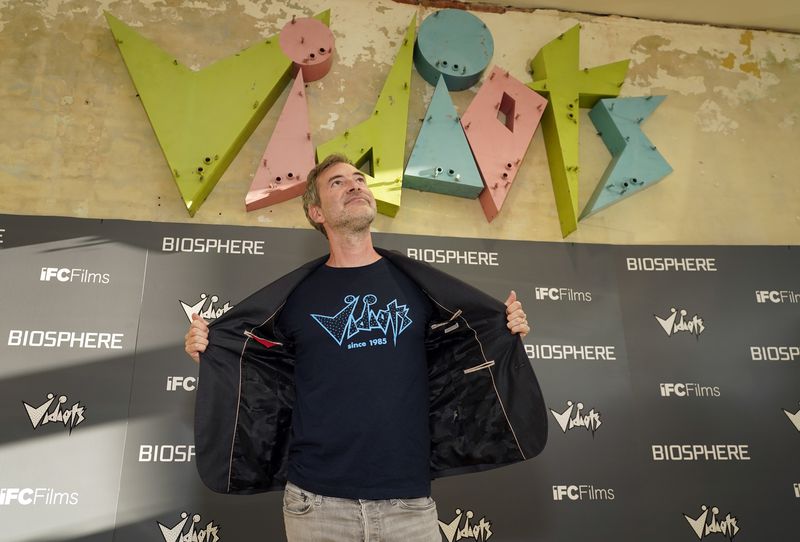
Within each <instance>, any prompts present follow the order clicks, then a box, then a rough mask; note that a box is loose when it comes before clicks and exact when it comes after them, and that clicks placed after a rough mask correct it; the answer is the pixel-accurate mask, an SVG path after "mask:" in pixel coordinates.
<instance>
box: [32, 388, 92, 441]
mask: <svg viewBox="0 0 800 542" xmlns="http://www.w3.org/2000/svg"><path fill="white" fill-rule="evenodd" d="M66 403H67V396H66V395H59V396H58V401H56V397H55V395H54V394H52V393H48V394H47V400H46V401H45V402H43V403H42V404H41V405H39V406H32V405H29V404H28V403H26V402H25V401H22V404H23V405H24V406H25V411H26V412H27V413H28V419H30V422H31V425H32V426H33V429H34V431H35V430H36V429H39V428H40V427H42V426H43V425H47V424H48V423H57V424H58V423H60V424H63V425H64V427H66V428H67V429H69V432H70V434H72V430H73V429H75V427H77V426H78V425H80V424H81V423H83V421H84V420H85V419H86V418H85V416H84V413H85V412H86V407H85V406H81V403H80V401H76V402H75V403H74V404H73V405H72V406H71V407H69V408H66V409H62V406H63V405H65V404H66ZM53 404H55V408H53V409H52V410H51V409H50V406H51V405H53Z"/></svg>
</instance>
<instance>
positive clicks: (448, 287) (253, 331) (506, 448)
mask: <svg viewBox="0 0 800 542" xmlns="http://www.w3.org/2000/svg"><path fill="white" fill-rule="evenodd" d="M376 250H377V251H378V252H379V253H380V254H381V256H383V257H385V258H387V259H388V260H389V261H390V262H391V263H392V264H394V265H395V266H397V267H398V268H399V269H400V270H401V271H403V272H404V273H406V274H407V275H408V276H409V277H410V278H411V279H412V280H413V281H414V282H415V283H416V284H417V285H418V286H419V288H420V289H421V290H422V291H423V293H425V294H426V295H427V296H428V297H429V298H430V300H431V304H432V305H433V315H432V317H431V321H430V322H429V323H428V329H427V331H426V339H425V341H426V344H425V347H426V352H427V356H428V375H429V388H430V418H429V419H430V435H431V447H430V468H431V478H438V477H441V476H448V475H452V474H460V473H466V472H475V471H481V470H487V469H491V468H495V467H499V466H502V465H507V464H510V463H516V462H519V461H523V460H525V459H530V458H532V457H534V456H536V455H537V454H538V453H539V452H541V451H542V449H543V448H544V445H545V442H546V440H547V415H546V411H545V406H544V401H543V399H542V393H541V390H540V388H539V383H538V381H537V380H536V375H535V374H534V372H533V368H532V367H531V364H530V362H529V361H528V357H527V355H526V354H525V349H524V347H523V344H522V341H521V340H520V338H519V336H518V335H512V334H511V333H510V332H509V331H508V328H507V327H506V312H505V306H504V305H503V304H502V303H501V302H499V301H497V300H496V299H494V298H492V297H490V296H488V295H486V294H484V293H483V292H481V291H480V290H477V289H475V288H473V287H472V286H469V285H468V284H466V283H464V282H461V281H460V280H458V279H455V278H454V277H451V276H450V275H447V274H446V273H443V272H441V271H439V270H437V269H435V268H433V267H431V266H430V265H428V264H425V263H422V262H418V261H416V260H412V259H409V258H407V257H405V256H402V255H401V254H399V253H397V252H390V251H386V250H382V249H376ZM326 259H327V257H322V258H319V259H317V260H314V261H311V262H309V263H307V264H305V265H303V266H302V267H300V268H298V269H296V270H295V271H292V272H291V273H289V274H288V275H285V276H283V277H282V278H280V279H278V280H276V281H275V282H273V283H272V284H269V285H268V286H265V287H264V288H262V289H261V290H259V291H258V292H256V293H254V294H253V295H251V296H250V297H248V298H247V299H245V300H243V301H241V302H240V303H239V304H237V305H236V306H235V307H234V308H233V309H231V310H230V311H228V312H227V313H226V314H225V315H223V316H222V317H220V318H219V319H217V320H216V321H214V322H213V323H212V324H211V325H210V326H209V328H210V329H209V345H208V347H207V349H206V351H205V352H203V353H202V354H201V355H200V378H199V384H198V387H197V396H196V409H195V445H196V454H197V455H196V458H197V468H198V471H199V473H200V478H201V479H202V480H203V483H205V484H206V485H207V486H208V487H209V488H210V489H212V490H213V491H217V492H220V493H238V494H246V493H258V492H262V491H270V490H276V489H280V488H282V487H283V486H284V485H285V483H286V473H287V468H288V451H289V443H290V439H291V422H292V406H293V403H294V397H295V396H294V393H295V392H294V377H293V375H294V355H293V350H294V348H293V345H292V344H291V342H290V341H289V339H288V338H286V337H285V336H283V335H282V334H281V331H280V329H279V328H278V327H277V326H276V325H275V324H276V320H277V318H278V315H279V313H280V310H281V308H282V307H283V304H284V303H285V302H286V298H287V297H288V296H289V294H290V293H291V292H292V290H293V289H294V288H295V287H296V286H297V285H298V284H299V283H300V282H301V281H302V280H303V279H304V278H305V277H306V276H308V274H309V273H311V272H312V271H313V270H314V269H316V268H317V267H318V266H320V265H323V264H324V262H325V261H326ZM365 408H369V405H365Z"/></svg>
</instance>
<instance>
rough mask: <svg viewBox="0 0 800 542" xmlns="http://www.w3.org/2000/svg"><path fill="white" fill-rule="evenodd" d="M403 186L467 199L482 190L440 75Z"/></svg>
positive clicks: (456, 115)
mask: <svg viewBox="0 0 800 542" xmlns="http://www.w3.org/2000/svg"><path fill="white" fill-rule="evenodd" d="M403 188H414V189H416V190H423V191H425V192H438V193H440V194H449V195H451V196H459V197H462V198H470V199H474V198H477V197H478V194H480V193H481V190H483V181H482V180H481V174H480V172H479V171H478V167H477V165H476V164H475V159H474V158H473V157H472V151H471V150H470V148H469V143H467V138H466V136H465V135H464V130H463V129H462V128H461V122H460V121H459V118H458V113H457V112H456V108H455V106H454V105H453V101H452V100H451V99H450V93H448V92H447V85H446V84H445V79H444V77H442V76H440V77H439V84H437V85H436V90H435V91H434V93H433V98H431V103H430V104H429V105H428V111H427V112H426V113H425V120H424V121H423V122H422V127H421V128H420V130H419V134H418V135H417V142H416V143H415V144H414V148H413V149H412V151H411V158H409V159H408V164H407V165H406V171H405V173H404V174H403Z"/></svg>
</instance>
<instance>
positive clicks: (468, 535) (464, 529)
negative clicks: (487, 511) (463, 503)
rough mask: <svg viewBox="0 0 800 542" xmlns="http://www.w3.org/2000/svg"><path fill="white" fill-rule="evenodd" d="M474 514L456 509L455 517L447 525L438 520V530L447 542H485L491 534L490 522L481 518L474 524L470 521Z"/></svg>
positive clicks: (470, 511)
mask: <svg viewBox="0 0 800 542" xmlns="http://www.w3.org/2000/svg"><path fill="white" fill-rule="evenodd" d="M474 517H475V513H474V512H473V511H472V510H467V511H466V512H462V511H461V509H460V508H456V517H455V518H453V520H452V521H450V522H449V523H445V522H444V521H442V520H439V528H440V529H441V530H442V534H444V537H445V539H446V540H447V542H454V541H455V540H475V541H476V542H485V541H486V540H489V538H491V536H492V535H493V534H494V533H492V522H491V521H488V520H487V519H486V518H485V517H482V518H481V519H480V521H478V522H477V523H474V522H473V521H472V520H473V518H474Z"/></svg>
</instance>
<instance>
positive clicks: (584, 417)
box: [550, 401, 603, 438]
mask: <svg viewBox="0 0 800 542" xmlns="http://www.w3.org/2000/svg"><path fill="white" fill-rule="evenodd" d="M573 411H574V413H575V415H574V417H573ZM550 412H551V413H552V414H553V417H554V418H555V419H556V422H557V423H558V426H559V427H560V428H561V431H563V432H564V433H566V432H567V431H570V430H572V429H576V428H582V429H585V430H586V431H590V432H591V433H592V437H593V438H594V434H595V432H596V431H597V429H598V428H599V427H600V426H601V425H602V423H603V422H602V421H601V420H600V413H599V412H596V411H595V410H594V409H591V410H590V411H589V412H587V413H586V414H584V413H583V403H578V404H575V403H573V402H572V401H567V408H566V409H565V410H564V411H563V412H557V411H555V410H553V409H552V408H551V409H550Z"/></svg>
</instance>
